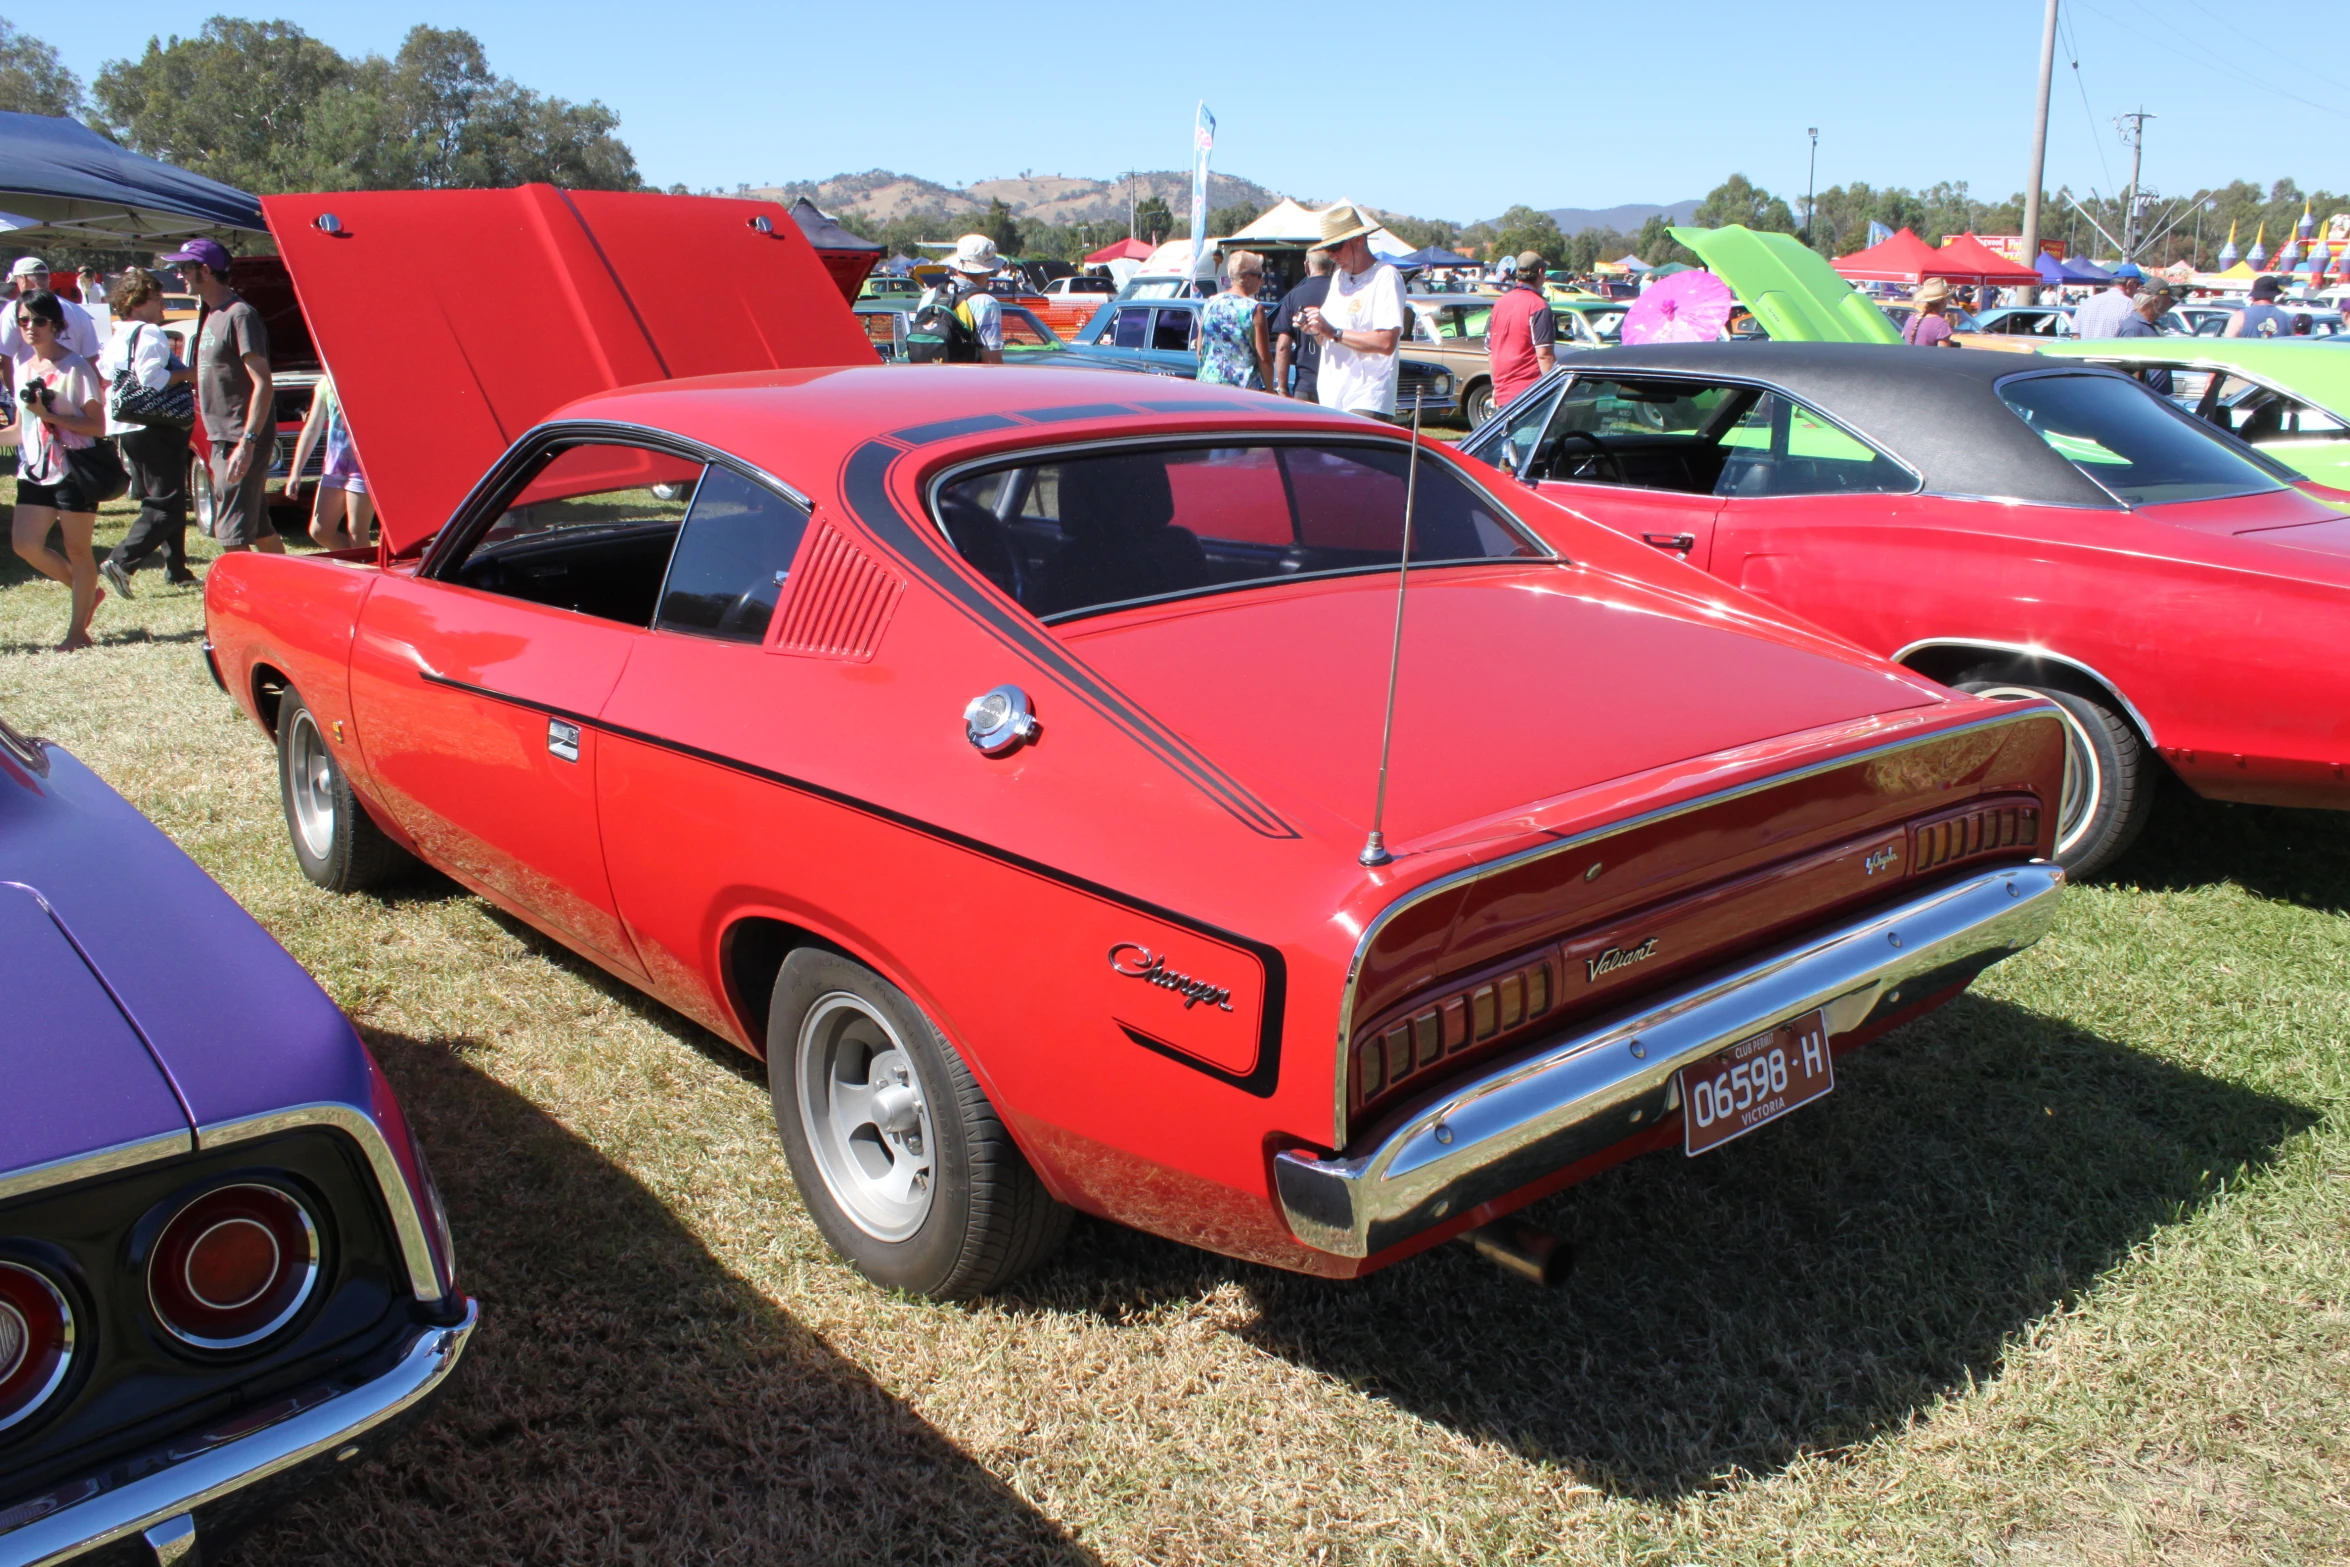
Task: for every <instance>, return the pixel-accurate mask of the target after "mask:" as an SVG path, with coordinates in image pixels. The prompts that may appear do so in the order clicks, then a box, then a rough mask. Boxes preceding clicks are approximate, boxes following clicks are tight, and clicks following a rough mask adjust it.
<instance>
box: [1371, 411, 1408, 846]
mask: <svg viewBox="0 0 2350 1567" xmlns="http://www.w3.org/2000/svg"><path fill="white" fill-rule="evenodd" d="M1422 400H1423V399H1422V398H1421V397H1419V396H1417V395H1415V396H1414V397H1413V398H1412V455H1411V459H1410V460H1409V462H1407V463H1406V464H1405V467H1404V480H1403V554H1402V556H1401V558H1399V559H1398V560H1397V561H1396V567H1395V637H1394V639H1393V640H1392V641H1391V642H1389V643H1388V647H1387V716H1386V717H1385V718H1384V719H1382V720H1381V721H1380V724H1379V797H1378V799H1377V800H1376V801H1375V802H1374V803H1373V804H1372V806H1371V836H1370V837H1368V838H1365V839H1364V840H1363V852H1362V853H1360V854H1358V855H1356V856H1355V858H1356V859H1358V860H1360V861H1361V862H1362V863H1363V864H1364V865H1366V866H1369V865H1385V864H1386V863H1387V862H1388V861H1390V860H1392V859H1394V858H1395V856H1394V855H1392V854H1389V853H1388V852H1387V840H1386V839H1385V838H1384V837H1382V836H1381V835H1380V828H1381V827H1383V826H1385V825H1386V821H1387V753H1388V752H1389V751H1390V750H1391V749H1392V748H1393V747H1394V745H1395V679H1396V675H1397V673H1398V672H1399V671H1401V670H1402V668H1403V590H1404V587H1405V585H1406V583H1407V582H1408V581H1409V580H1410V577H1411V574H1412V505H1413V503H1414V502H1415V501H1416V500H1417V499H1418V498H1419V493H1420V404H1421V402H1422Z"/></svg>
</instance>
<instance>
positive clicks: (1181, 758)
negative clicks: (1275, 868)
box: [841, 441, 1299, 838]
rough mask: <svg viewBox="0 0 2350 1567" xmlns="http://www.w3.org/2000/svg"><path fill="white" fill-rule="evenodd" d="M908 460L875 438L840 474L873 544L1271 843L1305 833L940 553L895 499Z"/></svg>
mask: <svg viewBox="0 0 2350 1567" xmlns="http://www.w3.org/2000/svg"><path fill="white" fill-rule="evenodd" d="M904 455H905V452H904V450H903V449H902V448H900V447H896V446H891V445H886V444H884V443H882V442H880V441H868V442H866V443H865V444H864V445H862V446H860V447H858V448H857V449H856V450H855V451H854V452H852V453H850V454H849V459H848V462H847V464H846V465H845V471H844V472H843V474H842V476H841V495H842V498H843V499H844V500H845V501H846V502H847V504H848V506H849V509H850V510H851V512H852V513H854V514H855V516H856V518H857V520H858V521H859V522H860V523H862V524H863V525H864V527H865V531H866V532H867V533H868V534H869V535H870V536H871V537H872V538H873V540H874V542H876V543H877V544H879V545H880V546H881V547H882V548H883V549H885V550H887V551H888V552H889V553H890V554H891V555H893V556H895V557H896V558H897V560H898V563H899V564H900V565H902V566H904V567H905V568H906V569H907V570H909V571H912V572H916V573H918V574H920V575H921V576H922V577H924V578H926V579H927V580H928V581H929V582H930V583H931V584H932V585H933V586H934V587H936V588H937V589H938V591H939V593H940V594H941V596H943V597H944V598H945V599H946V601H947V602H948V603H950V604H952V605H953V606H954V607H956V608H957V609H959V610H961V611H962V612H963V613H964V614H965V615H967V616H968V617H970V618H971V619H972V620H973V621H975V622H977V623H978V624H979V625H980V627H981V628H982V629H984V630H986V631H988V632H989V633H991V634H992V635H993V636H994V637H995V638H996V640H998V641H999V642H1001V643H1003V644H1004V645H1005V646H1006V647H1007V648H1009V649H1011V650H1012V651H1013V652H1015V653H1018V654H1020V655H1021V656H1022V657H1024V658H1026V659H1028V660H1029V661H1030V662H1031V663H1033V664H1036V665H1038V666H1039V667H1041V668H1042V669H1043V670H1044V671H1045V672H1046V673H1048V674H1050V675H1052V676H1053V677H1054V678H1055V679H1057V680H1059V681H1061V682H1062V683H1063V684H1064V685H1066V686H1067V687H1068V689H1069V690H1070V691H1071V692H1072V693H1073V694H1075V695H1076V696H1077V697H1079V698H1080V699H1082V700H1083V701H1084V702H1086V703H1087V705H1089V706H1091V707H1092V708H1093V709H1094V710H1095V711H1096V712H1098V713H1100V714H1101V715H1102V716H1103V717H1104V718H1107V719H1108V720H1109V721H1110V722H1111V723H1113V724H1116V725H1117V726H1118V727H1119V728H1121V729H1123V730H1125V731H1126V732H1127V733H1128V734H1129V735H1131V736H1133V738H1134V739H1135V740H1137V741H1138V742H1140V743H1141V744H1142V745H1143V746H1144V747H1145V748H1147V749H1148V750H1149V751H1150V752H1151V753H1152V754H1153V755H1155V756H1157V757H1158V759H1159V760H1160V761H1162V762H1164V763H1166V764H1167V766H1169V767H1170V768H1173V769H1174V770H1175V771H1176V772H1177V773H1180V774H1181V775H1182V776H1183V777H1184V778H1186V779H1187V780H1189V781H1190V782H1191V784H1192V785H1193V786H1194V787H1196V788H1197V789H1199V790H1200V791H1201V792H1202V793H1204V794H1206V795H1207V796H1208V797H1209V798H1211V799H1213V800H1214V801H1215V802H1216V803H1217V804H1218V805H1221V806H1222V807H1224V809H1225V810H1227V811H1229V812H1231V813H1232V814H1233V816H1234V817H1236V818H1237V819H1238V820H1239V821H1240V822H1241V824H1242V825H1244V826H1246V827H1247V828H1248V829H1249V830H1250V831H1252V832H1258V833H1262V834H1264V835H1265V836H1266V837H1268V838H1295V837H1298V836H1299V833H1298V830H1297V829H1296V828H1294V827H1292V826H1290V825H1289V823H1287V822H1285V821H1283V820H1282V819H1281V817H1280V816H1279V815H1278V814H1276V813H1275V812H1274V810H1273V808H1272V807H1271V806H1268V805H1266V804H1265V803H1264V802H1263V801H1262V800H1259V799H1258V798H1256V796H1254V795H1252V794H1250V793H1249V792H1248V790H1247V789H1245V788H1244V787H1242V786H1241V784H1240V783H1239V782H1238V781H1237V780H1235V779H1233V778H1231V777H1229V776H1227V775H1226V774H1225V773H1224V772H1223V770H1222V769H1220V768H1218V767H1217V766H1216V765H1215V764H1214V763H1213V762H1211V761H1209V760H1208V759H1207V758H1206V757H1205V756H1202V755H1201V754H1200V753H1199V752H1198V751H1196V750H1194V749H1193V748H1192V747H1191V745H1190V744H1189V743H1188V742H1186V741H1185V740H1184V739H1183V738H1182V737H1181V736H1180V735H1177V734H1175V733H1174V732H1173V731H1172V730H1169V729H1167V728H1166V727H1164V726H1163V725H1161V724H1160V723H1159V722H1158V720H1157V719H1155V718H1154V717H1152V716H1151V715H1150V714H1149V713H1148V712H1146V711H1144V710H1143V708H1142V707H1141V706H1140V705H1138V704H1137V703H1135V702H1134V701H1133V700H1132V699H1131V698H1129V697H1128V696H1127V695H1126V694H1125V693H1124V692H1122V691H1120V690H1119V689H1118V688H1117V687H1115V686H1113V685H1111V684H1110V683H1109V682H1108V681H1107V680H1104V679H1103V678H1102V677H1101V676H1100V675H1098V674H1096V673H1095V672H1094V671H1093V670H1092V669H1091V668H1090V667H1088V666H1087V665H1085V664H1083V663H1081V662H1079V661H1078V660H1077V659H1076V658H1074V657H1072V656H1071V655H1070V653H1069V651H1068V649H1067V648H1065V647H1063V646H1062V645H1061V643H1060V641H1059V640H1058V639H1057V638H1054V637H1051V636H1049V635H1047V634H1045V632H1044V631H1043V630H1042V628H1040V627H1039V626H1037V625H1036V623H1035V622H1033V621H1031V620H1029V619H1028V618H1027V617H1025V616H1014V615H1013V614H1011V613H1010V612H1008V611H1006V610H1005V609H1003V608H1002V607H1001V606H1000V605H999V604H997V603H996V601H995V600H994V599H992V598H990V597H988V596H987V595H986V594H984V593H983V592H981V591H980V589H979V588H978V587H977V586H975V585H974V584H972V583H971V582H970V581H968V580H967V579H966V578H965V577H964V576H963V574H962V573H961V572H960V571H958V570H956V569H955V567H954V566H953V565H952V564H951V563H949V562H948V561H947V560H946V558H945V556H944V555H943V554H941V553H940V550H939V545H938V541H937V540H936V539H934V538H933V537H932V536H931V535H930V533H929V532H928V531H927V530H925V529H921V528H917V527H915V526H913V524H911V523H909V522H908V521H907V520H906V517H905V514H904V513H902V512H900V511H899V510H898V508H897V503H896V502H894V501H893V500H891V499H890V496H889V488H888V484H887V477H888V472H889V468H890V465H891V464H892V463H894V462H896V461H897V460H898V458H900V457H902V456H904Z"/></svg>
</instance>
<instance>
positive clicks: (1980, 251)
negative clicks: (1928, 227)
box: [1928, 234, 2040, 288]
mask: <svg viewBox="0 0 2350 1567" xmlns="http://www.w3.org/2000/svg"><path fill="white" fill-rule="evenodd" d="M1928 276H1930V277H1946V278H1949V279H1950V280H1951V281H1953V282H1956V283H1996V284H1998V285H1999V286H2000V287H2002V288H2005V287H2007V286H2008V285H2010V284H2017V283H2022V284H2031V283H2037V282H2039V281H2040V274H2039V273H2037V272H2035V271H2033V270H2032V269H2031V268H2030V267H2023V266H2018V265H2016V264H2015V263H2014V262H2012V261H2010V260H2008V259H2007V258H2006V257H2005V256H2003V255H2001V254H2000V253H1999V252H1998V251H1996V250H1993V249H1992V248H1991V247H1990V246H1988V245H1986V244H1984V243H1983V242H1982V241H1981V240H1979V239H1977V238H1975V236H1974V235H1972V234H1953V235H1952V236H1950V238H1948V239H1946V240H1944V241H1943V242H1942V257H1941V264H1940V266H1939V267H1938V268H1937V269H1936V270H1935V271H1933V272H1931V273H1929V274H1928Z"/></svg>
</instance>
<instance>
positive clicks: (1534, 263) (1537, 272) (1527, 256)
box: [1518, 250, 1542, 277]
mask: <svg viewBox="0 0 2350 1567" xmlns="http://www.w3.org/2000/svg"><path fill="white" fill-rule="evenodd" d="M1518 276H1520V277H1529V276H1531V277H1540V276H1542V252H1541V251H1539V250H1521V251H1519V252H1518Z"/></svg>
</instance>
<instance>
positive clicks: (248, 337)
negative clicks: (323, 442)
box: [156, 239, 286, 555]
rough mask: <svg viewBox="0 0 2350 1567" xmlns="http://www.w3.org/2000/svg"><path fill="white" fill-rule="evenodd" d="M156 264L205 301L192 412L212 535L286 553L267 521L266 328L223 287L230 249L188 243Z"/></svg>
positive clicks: (271, 402) (226, 542)
mask: <svg viewBox="0 0 2350 1567" xmlns="http://www.w3.org/2000/svg"><path fill="white" fill-rule="evenodd" d="M156 260H157V261H158V262H159V263H160V264H162V265H165V266H171V267H177V268H178V269H179V275H180V283H181V284H182V286H184V287H185V288H186V289H187V290H188V292H189V293H191V294H194V295H196V296H197V297H199V298H200V299H202V300H203V301H204V311H205V315H204V326H203V329H202V330H201V331H199V332H198V333H197V334H196V407H197V412H198V417H200V418H201V419H202V420H203V423H204V434H205V436H206V438H208V439H209V440H210V441H211V442H212V464H211V468H212V536H213V538H214V539H216V540H217V541H219V544H220V547H221V548H222V549H224V550H259V551H260V552H261V553H263V554H264V555H280V554H283V553H285V547H286V546H285V541H284V540H282V539H280V538H279V537H278V536H277V529H276V527H275V526H274V525H272V524H271V522H270V520H269V490H268V486H269V460H270V455H271V453H272V452H273V451H274V450H275V449H276V446H277V398H276V395H275V386H274V384H273V382H272V381H271V378H270V373H269V329H268V328H267V327H266V326H264V325H263V324H262V321H261V316H260V313H259V312H258V311H256V310H255V309H254V308H253V307H252V306H251V305H249V304H247V303H245V300H244V296H242V295H241V294H239V293H238V292H237V291H236V290H235V289H233V288H231V287H229V286H228V269H229V259H228V252H227V251H226V250H224V249H222V248H221V246H220V244H219V243H218V242H217V241H214V240H209V239H192V240H189V241H188V242H187V243H186V244H185V245H182V246H181V247H180V248H179V249H177V250H175V251H173V252H172V253H171V254H170V255H168V256H158V257H157V258H156Z"/></svg>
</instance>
